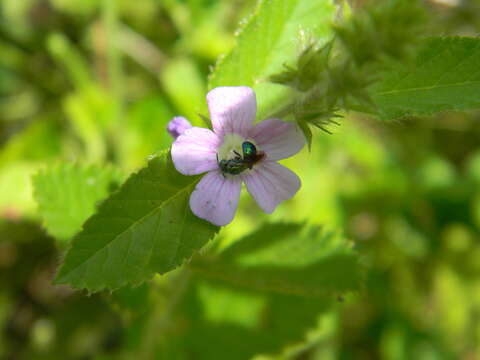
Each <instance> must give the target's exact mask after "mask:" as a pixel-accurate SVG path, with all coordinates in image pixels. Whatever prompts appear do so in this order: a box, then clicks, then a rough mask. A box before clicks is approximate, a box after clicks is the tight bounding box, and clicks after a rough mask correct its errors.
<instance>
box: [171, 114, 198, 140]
mask: <svg viewBox="0 0 480 360" xmlns="http://www.w3.org/2000/svg"><path fill="white" fill-rule="evenodd" d="M191 127H192V124H190V121H188V120H187V119H185V118H184V117H183V116H175V117H174V118H173V119H172V120H170V121H169V122H168V124H167V131H168V133H169V134H170V135H171V136H172V137H173V138H174V139H176V138H177V137H179V136H180V135H182V134H183V133H184V132H185V130H187V129H190V128H191Z"/></svg>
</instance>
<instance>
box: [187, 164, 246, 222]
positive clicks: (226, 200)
mask: <svg viewBox="0 0 480 360" xmlns="http://www.w3.org/2000/svg"><path fill="white" fill-rule="evenodd" d="M241 187H242V181H241V179H240V177H238V176H235V177H232V176H230V177H227V178H225V177H224V176H223V175H222V173H221V172H220V171H211V172H209V173H208V174H206V175H205V176H204V177H203V178H202V179H201V180H200V182H199V183H198V184H197V186H196V187H195V190H194V191H193V192H192V195H191V196H190V208H191V209H192V211H193V213H194V214H195V215H197V216H198V217H199V218H202V219H205V220H207V221H210V222H211V223H212V224H215V225H218V226H223V225H227V224H228V223H230V222H231V221H232V220H233V217H234V216H235V212H236V210H237V206H238V199H239V198H240V190H241Z"/></svg>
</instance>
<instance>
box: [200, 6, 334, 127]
mask: <svg viewBox="0 0 480 360" xmlns="http://www.w3.org/2000/svg"><path fill="white" fill-rule="evenodd" d="M334 10H335V7H334V5H333V1H330V0H318V1H311V0H271V1H260V2H259V4H258V6H257V8H256V10H255V11H254V13H253V15H252V16H251V17H250V18H249V20H248V22H247V23H246V24H245V26H243V27H242V29H241V30H240V31H239V35H238V37H237V44H236V46H235V47H234V48H233V50H232V51H231V52H230V54H229V55H227V56H226V57H225V58H223V59H221V60H220V61H219V62H218V63H217V65H216V68H215V70H214V72H213V73H212V74H211V77H210V82H209V88H214V87H217V86H233V85H247V86H252V87H253V88H254V89H255V91H256V93H257V98H258V100H259V101H258V104H259V111H258V114H257V116H258V118H260V119H261V118H263V117H264V116H265V115H266V112H267V111H268V113H271V112H273V111H274V110H275V109H273V108H272V107H273V106H275V105H279V102H280V101H281V100H282V99H283V98H285V97H286V96H287V95H288V90H287V89H286V88H285V87H284V86H282V85H278V84H272V83H269V82H267V79H268V77H269V76H270V75H273V74H276V73H279V72H281V71H282V70H283V66H284V64H289V63H290V65H291V63H293V62H294V61H295V60H296V58H297V55H298V53H299V51H300V50H301V40H305V39H301V36H302V35H303V36H304V37H314V38H316V39H318V40H319V41H320V42H322V41H325V40H328V39H329V38H330V36H331V34H332V31H331V27H330V22H331V20H332V19H333V16H334Z"/></svg>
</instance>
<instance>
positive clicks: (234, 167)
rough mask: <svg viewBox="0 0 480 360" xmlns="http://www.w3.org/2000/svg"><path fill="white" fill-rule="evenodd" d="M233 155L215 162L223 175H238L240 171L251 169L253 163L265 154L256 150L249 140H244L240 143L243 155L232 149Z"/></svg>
mask: <svg viewBox="0 0 480 360" xmlns="http://www.w3.org/2000/svg"><path fill="white" fill-rule="evenodd" d="M233 152H234V154H235V157H234V158H233V159H230V160H220V161H218V155H217V162H218V166H219V168H220V170H221V171H222V174H223V176H225V175H226V174H230V175H238V174H240V173H241V172H243V171H245V170H247V169H252V168H253V165H255V164H256V163H257V162H259V161H260V160H261V159H263V157H264V156H265V153H264V152H261V151H257V148H256V147H255V145H254V144H252V143H251V142H250V141H244V142H243V143H242V152H243V157H242V155H240V154H239V153H238V152H237V151H235V150H234V151H233Z"/></svg>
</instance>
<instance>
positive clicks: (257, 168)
mask: <svg viewBox="0 0 480 360" xmlns="http://www.w3.org/2000/svg"><path fill="white" fill-rule="evenodd" d="M207 103H208V109H209V112H210V119H211V121H212V125H213V131H211V130H209V129H203V128H199V127H191V128H189V129H187V130H185V132H183V134H182V135H180V136H179V137H178V138H177V139H176V140H175V142H174V143H173V145H172V150H171V153H172V159H173V163H174V165H175V168H176V169H177V170H178V171H179V172H180V173H182V174H184V175H196V174H201V173H204V172H206V173H207V174H206V175H205V176H204V177H203V178H202V179H201V180H200V181H199V183H198V184H197V186H196V188H195V190H194V191H193V192H192V195H191V196H190V208H191V209H192V211H193V213H194V214H195V215H196V216H198V217H200V218H202V219H205V220H208V221H210V222H211V223H213V224H215V225H218V226H222V225H226V224H228V223H230V222H231V221H232V219H233V217H234V216H235V212H236V210H237V206H238V200H239V197H240V190H241V187H242V183H245V184H246V186H247V190H248V192H249V193H250V195H252V196H253V198H254V199H255V201H256V202H257V204H258V205H259V206H260V208H262V210H263V211H265V212H266V213H269V214H270V213H272V212H273V211H274V210H275V208H276V207H277V205H278V204H279V203H281V202H282V201H284V200H287V199H290V198H291V197H293V196H294V195H295V194H296V192H297V191H298V189H300V179H299V178H298V176H297V175H296V174H295V173H293V172H292V171H290V170H289V169H287V168H286V167H284V166H283V165H280V164H278V163H277V161H278V160H281V159H285V158H288V157H290V156H292V155H294V154H296V153H297V152H299V151H300V150H301V149H302V147H303V146H304V145H305V137H304V136H303V134H302V133H301V131H300V130H299V129H298V128H297V126H296V125H295V124H294V123H287V122H283V121H281V120H278V119H268V120H265V121H262V122H261V123H259V124H257V125H253V121H254V120H255V114H256V111H257V103H256V98H255V93H254V92H253V90H252V89H251V88H249V87H246V86H234V87H218V88H215V89H213V90H212V91H210V92H209V93H208V94H207ZM245 141H249V142H251V143H252V144H254V146H255V147H256V149H257V151H258V152H262V153H264V154H265V155H264V156H263V157H261V159H260V160H259V161H258V162H256V163H255V164H253V166H252V168H251V169H249V168H245V169H244V170H243V171H242V172H240V173H239V174H237V175H232V174H229V173H222V171H221V170H220V167H219V162H220V161H221V160H227V161H228V160H232V159H238V158H239V155H242V144H243V142H245Z"/></svg>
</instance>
